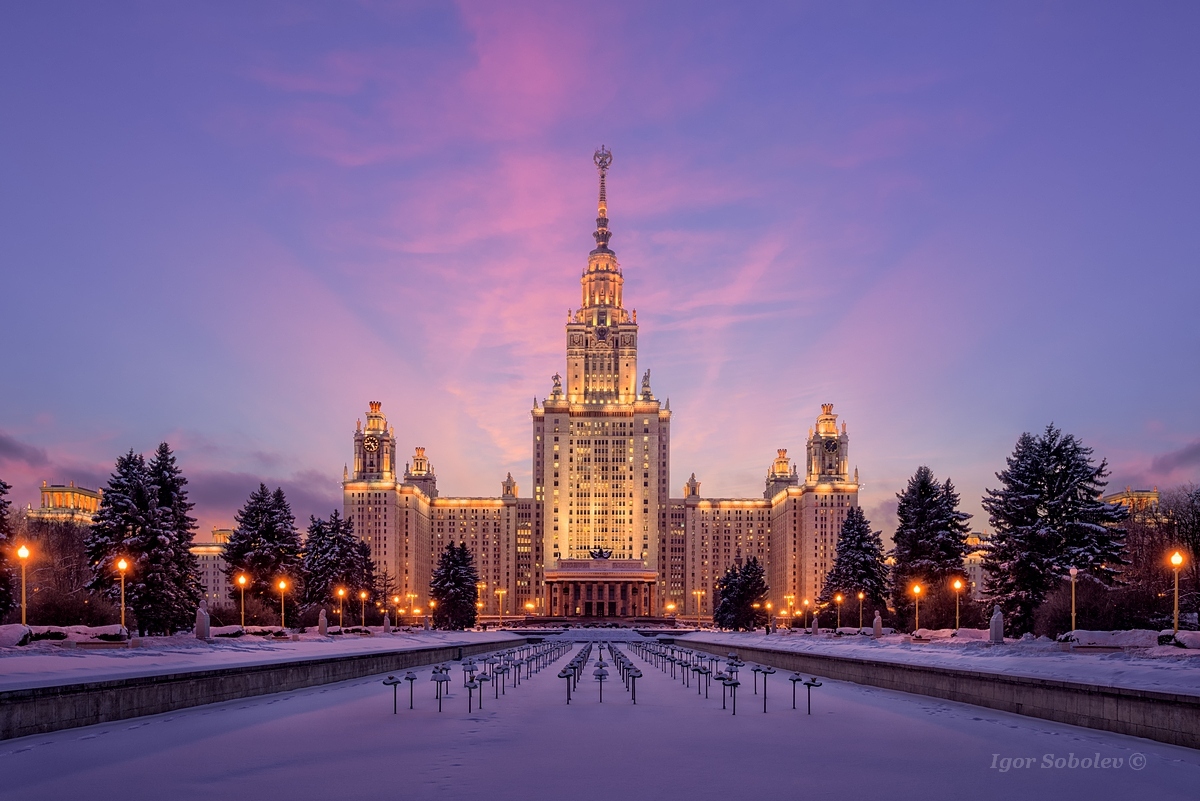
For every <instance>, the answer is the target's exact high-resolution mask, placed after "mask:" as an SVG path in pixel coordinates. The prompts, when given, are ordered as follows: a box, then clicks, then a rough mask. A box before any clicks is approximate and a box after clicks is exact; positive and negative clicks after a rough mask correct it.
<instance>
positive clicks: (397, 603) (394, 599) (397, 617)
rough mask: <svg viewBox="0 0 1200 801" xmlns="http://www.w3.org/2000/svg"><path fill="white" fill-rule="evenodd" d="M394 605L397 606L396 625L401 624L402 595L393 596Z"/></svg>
mask: <svg viewBox="0 0 1200 801" xmlns="http://www.w3.org/2000/svg"><path fill="white" fill-rule="evenodd" d="M392 606H394V607H396V625H397V626H399V625H400V596H399V595H393V596H392Z"/></svg>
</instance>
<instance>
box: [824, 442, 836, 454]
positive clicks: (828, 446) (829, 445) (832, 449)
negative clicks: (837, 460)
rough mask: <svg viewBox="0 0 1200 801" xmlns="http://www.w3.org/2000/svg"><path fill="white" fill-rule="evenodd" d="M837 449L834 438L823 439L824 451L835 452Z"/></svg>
mask: <svg viewBox="0 0 1200 801" xmlns="http://www.w3.org/2000/svg"><path fill="white" fill-rule="evenodd" d="M837 449H838V442H837V440H836V439H827V440H825V452H826V453H837Z"/></svg>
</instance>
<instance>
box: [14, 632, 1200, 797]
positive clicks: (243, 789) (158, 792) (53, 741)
mask: <svg viewBox="0 0 1200 801" xmlns="http://www.w3.org/2000/svg"><path fill="white" fill-rule="evenodd" d="M621 647H622V648H623V649H625V651H626V653H629V646H628V645H622V646H621ZM596 655H597V649H596V648H595V647H594V648H593V652H592V657H593V660H594V658H595V657H596ZM606 661H608V662H610V663H611V659H608V658H607V655H606ZM565 662H566V657H563V658H560V659H559V661H558V662H557V663H555V664H554V665H552V666H550V667H549V668H547V669H545V670H543V671H542V672H540V673H538V674H537V675H535V676H534V677H533V678H532V679H529V680H526V681H524V682H522V684H521V686H520V687H516V688H514V687H511V686H509V687H508V688H507V689H506V691H505V693H504V695H502V696H501V697H500V698H499V699H498V700H495V699H494V698H493V691H492V690H491V688H488V691H487V695H486V697H485V700H484V709H483V711H482V712H480V711H478V710H476V711H475V712H474V713H473V714H468V713H467V697H466V694H465V691H464V690H463V688H462V672H461V670H459V669H458V667H457V666H455V667H454V669H453V672H452V679H453V680H452V681H451V682H449V687H448V690H449V695H448V697H447V698H446V699H445V711H444V712H442V713H441V714H439V713H438V711H437V704H436V702H435V701H434V700H433V693H434V689H433V684H434V683H433V682H431V681H430V680H429V679H430V671H429V669H427V668H426V669H420V670H417V671H415V672H416V674H417V681H416V683H415V686H414V691H415V695H416V709H415V710H413V711H409V710H408V709H407V708H406V707H407V703H406V701H407V697H406V696H407V689H408V688H407V685H405V684H401V685H400V687H399V688H398V691H399V692H398V695H399V698H400V709H399V714H396V715H393V714H392V692H391V691H390V689H389V688H387V687H385V686H383V685H382V684H381V683H380V682H381V679H383V678H384V676H382V675H380V676H376V677H373V678H369V679H359V680H354V681H348V682H343V683H340V684H336V685H325V686H322V687H313V688H308V689H305V690H300V691H296V692H289V693H281V694H277V695H270V696H256V697H254V698H247V699H243V700H239V701H231V702H228V703H223V704H214V705H210V706H206V707H195V708H191V709H188V710H183V711H180V712H174V713H169V714H165V715H156V716H152V717H147V718H140V719H136V720H125V721H121V722H119V723H112V724H103V725H98V726H91V727H88V728H85V729H72V730H66V731H61V732H55V733H52V734H48V735H37V736H32V737H26V738H21V739H17V740H11V741H7V742H3V743H0V775H2V776H3V782H4V797H5V798H6V800H7V801H36V800H39V799H55V800H56V801H57V800H58V799H63V798H78V797H83V796H94V797H111V798H121V799H128V801H141V800H142V799H145V800H146V801H151V800H152V801H160V800H161V799H172V801H190V800H191V799H196V800H197V801H200V800H201V799H203V800H204V801H212V799H229V798H245V799H287V800H288V801H307V800H308V799H313V800H314V801H316V800H317V799H319V800H320V801H328V800H329V799H333V798H369V799H389V800H390V799H403V800H404V801H427V800H432V799H438V801H457V800H458V799H472V801H474V799H481V798H483V799H487V800H488V801H542V800H543V799H548V798H581V799H593V798H613V799H621V800H622V801H643V800H645V801H664V799H677V798H681V799H689V800H691V799H695V800H696V801H710V800H712V799H717V800H719V801H724V800H725V799H731V798H736V799H743V798H744V799H762V800H763V801H775V800H776V799H791V798H818V799H820V798H841V799H878V798H887V799H889V801H917V799H922V800H924V799H931V798H939V797H948V796H950V795H954V796H964V797H969V798H971V799H972V800H973V801H1009V799H1012V798H1022V797H1023V798H1039V799H1040V798H1065V799H1070V798H1089V799H1097V801H1101V800H1103V799H1118V798H1153V799H1155V801H1174V799H1191V798H1194V797H1195V788H1196V787H1197V786H1200V752H1197V751H1194V750H1190V749H1185V748H1179V747H1175V746H1169V745H1164V744H1160V743H1155V742H1151V741H1147V740H1141V739H1136V738H1131V737H1126V736H1122V735H1117V734H1111V733H1108V732H1100V731H1095V730H1090V729H1080V728H1074V727H1070V726H1066V725H1062V724H1057V723H1052V722H1049V721H1042V720H1037V719H1033V718H1025V717H1020V716H1016V715H1008V714H1005V713H1001V712H995V711H992V710H984V709H981V708H978V707H971V706H967V705H963V704H957V703H953V702H949V701H941V700H936V699H930V698H925V697H922V696H914V695H906V694H902V693H895V692H890V691H886V690H880V689H877V688H870V687H862V686H858V685H854V684H849V683H841V682H835V681H825V682H824V683H823V686H821V687H818V688H816V689H814V690H813V714H812V715H811V716H808V715H806V714H805V712H804V692H805V690H804V687H803V686H801V687H799V694H798V701H799V704H798V705H799V707H800V708H799V709H798V710H796V711H793V710H792V709H791V685H790V683H789V682H788V681H787V675H788V674H786V673H783V672H782V671H781V672H779V673H777V674H775V675H774V676H772V677H771V679H770V684H769V705H768V708H769V710H770V711H769V712H768V713H767V714H763V712H762V704H761V698H762V697H761V696H760V695H757V696H756V695H755V694H754V693H753V689H752V687H751V682H750V679H751V676H750V674H749V673H744V674H743V675H744V676H745V678H746V681H745V683H744V684H743V685H742V687H741V688H739V693H738V710H737V715H736V716H733V715H731V714H730V713H729V712H728V711H725V712H723V711H722V710H721V693H720V688H719V686H717V685H715V684H714V685H713V687H714V689H715V690H716V692H714V693H712V694H711V696H710V697H709V698H708V699H707V700H705V699H704V697H703V696H702V695H697V693H696V691H695V689H688V688H685V687H684V686H682V685H681V684H680V683H679V682H672V681H671V680H670V679H669V678H668V677H667V676H665V675H664V674H663V673H662V672H660V671H658V670H657V669H655V668H653V667H651V666H650V665H648V664H646V663H644V662H641V660H640V659H638V658H637V657H636V656H634V662H635V663H636V664H637V665H638V667H639V668H640V669H641V670H642V672H643V673H644V678H642V679H640V680H638V687H637V694H638V704H637V705H636V706H634V705H633V704H631V703H630V696H629V694H628V693H626V692H625V690H624V688H623V687H622V685H621V682H620V680H619V678H618V676H617V674H616V671H615V670H614V669H612V668H610V680H609V681H607V682H605V684H606V686H605V687H604V703H603V704H600V703H599V701H598V698H597V684H596V682H595V680H594V679H592V678H591V676H592V671H593V669H594V667H595V662H594V661H593V662H592V663H591V664H589V665H588V666H587V668H586V669H585V670H584V678H583V679H581V681H580V684H579V690H578V692H577V693H576V694H575V695H574V698H573V700H572V703H571V705H570V706H567V705H566V704H565V703H564V700H565V683H564V681H563V680H561V679H558V678H557V673H558V671H559V670H560V669H561V668H562V666H563V665H564V664H565ZM743 670H744V671H745V670H747V669H746V668H744V669H743ZM1070 754H1074V755H1075V758H1076V759H1077V760H1078V759H1080V758H1083V757H1087V758H1089V759H1091V758H1093V757H1094V755H1096V754H1099V755H1100V756H1101V758H1102V759H1108V760H1120V762H1121V767H1119V768H1118V767H1110V768H1107V769H1090V770H1084V769H1079V768H1077V769H1071V768H1068V767H1064V768H1062V769H1055V768H1041V767H1040V765H1041V764H1042V761H1043V760H1044V759H1045V757H1046V755H1051V764H1053V759H1054V758H1056V757H1059V758H1063V759H1064V762H1066V761H1067V760H1068V759H1069V757H1068V755H1070ZM1018 757H1019V758H1032V759H1033V760H1034V763H1035V766H1034V767H1030V768H1021V769H1009V770H1008V771H1006V772H1003V773H1002V772H1001V771H1000V766H1001V765H1011V764H1012V763H1011V760H1012V759H1013V758H1018ZM1131 759H1132V760H1133V763H1134V764H1136V765H1141V764H1142V762H1141V760H1142V759H1144V760H1145V764H1144V767H1143V769H1141V770H1137V769H1133V768H1131V767H1130V760H1131ZM1002 760H1010V761H1009V762H1003V761H1002ZM993 764H995V765H996V767H992V765H993Z"/></svg>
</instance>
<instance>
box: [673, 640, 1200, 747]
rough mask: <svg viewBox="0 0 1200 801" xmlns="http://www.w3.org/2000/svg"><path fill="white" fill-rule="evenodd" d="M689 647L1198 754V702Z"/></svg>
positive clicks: (707, 645)
mask: <svg viewBox="0 0 1200 801" xmlns="http://www.w3.org/2000/svg"><path fill="white" fill-rule="evenodd" d="M676 642H677V643H678V644H681V645H684V646H685V647H688V648H695V649H697V650H701V651H706V652H708V653H712V654H718V655H720V656H725V655H726V654H728V653H730V652H734V653H736V654H737V655H738V658H739V659H741V660H744V661H746V662H758V663H760V664H767V665H770V666H772V667H775V668H781V669H783V670H789V671H793V672H799V673H806V674H808V675H811V676H821V677H826V678H830V679H834V680H837V681H851V682H854V683H855V684H866V685H869V686H872V687H883V688H885V689H888V690H899V691H901V692H906V693H916V694H917V695H929V696H933V697H934V698H944V699H946V700H948V701H961V702H962V703H965V704H974V705H976V706H983V707H987V708H989V709H999V710H1002V711H1004V712H1014V713H1016V714H1018V715H1028V716H1029V717H1034V718H1044V719H1046V720H1054V721H1057V722H1059V723H1069V724H1071V725H1072V726H1085V727H1087V728H1089V729H1103V730H1105V731H1112V732H1118V733H1120V734H1131V735H1133V736H1135V737H1145V738H1147V739H1150V740H1158V741H1159V742H1164V743H1171V744H1172V745H1182V746H1187V747H1188V748H1200V696H1195V695H1179V694H1176V693H1166V692H1157V691H1152V690H1133V689H1125V688H1120V687H1099V686H1095V685H1091V684H1084V683H1081V682H1071V681H1059V680H1054V679H1041V678H1029V677H1023V676H1010V675H1006V674H1001V673H987V672H983V671H975V670H958V669H955V668H945V667H931V666H923V665H910V664H898V663H895V662H884V661H878V660H870V659H861V658H854V657H845V656H832V655H825V654H814V653H796V652H792V651H775V650H769V649H765V648H741V647H735V646H733V645H731V644H730V643H712V642H704V641H703V640H699V639H693V638H691V637H688V638H686V639H679V640H677V641H676Z"/></svg>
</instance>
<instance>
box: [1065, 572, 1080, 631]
mask: <svg viewBox="0 0 1200 801" xmlns="http://www.w3.org/2000/svg"><path fill="white" fill-rule="evenodd" d="M1067 572H1069V573H1070V574H1071V631H1074V630H1075V577H1076V576H1078V575H1079V570H1078V569H1077V568H1074V567H1073V568H1071V569H1070V570H1069V571H1067Z"/></svg>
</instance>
